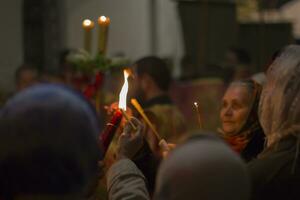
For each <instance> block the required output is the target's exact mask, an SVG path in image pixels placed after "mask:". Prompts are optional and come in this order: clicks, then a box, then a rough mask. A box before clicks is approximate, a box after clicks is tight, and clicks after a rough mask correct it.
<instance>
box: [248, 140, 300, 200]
mask: <svg viewBox="0 0 300 200" xmlns="http://www.w3.org/2000/svg"><path fill="white" fill-rule="evenodd" d="M297 141H298V142H300V140H299V139H298V140H297V138H296V137H294V136H289V137H287V138H285V139H283V140H282V141H280V142H279V144H278V145H277V146H276V147H275V148H273V149H270V150H268V151H266V152H265V153H264V154H263V156H262V158H259V159H256V160H254V161H252V162H250V163H249V164H248V167H249V171H250V176H251V179H252V187H253V196H252V199H255V200H260V199H263V200H267V199H271V200H276V199H284V200H287V199H290V200H294V199H300V162H299V161H300V159H299V155H298V153H297V148H299V145H297ZM298 150H299V149H298Z"/></svg>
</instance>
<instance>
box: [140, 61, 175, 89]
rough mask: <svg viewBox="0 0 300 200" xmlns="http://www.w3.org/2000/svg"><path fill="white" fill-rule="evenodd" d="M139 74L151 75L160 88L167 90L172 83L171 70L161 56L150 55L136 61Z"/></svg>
mask: <svg viewBox="0 0 300 200" xmlns="http://www.w3.org/2000/svg"><path fill="white" fill-rule="evenodd" d="M135 65H136V72H137V74H138V76H142V75H144V74H147V75H149V76H150V77H151V78H152V79H153V80H154V82H155V83H156V84H157V86H158V88H159V89H161V90H163V91H167V90H168V89H169V86H170V83H171V72H170V70H169V69H168V66H167V64H166V63H165V62H164V61H163V60H162V59H160V58H158V57H154V56H149V57H144V58H142V59H140V60H138V61H137V62H136V63H135Z"/></svg>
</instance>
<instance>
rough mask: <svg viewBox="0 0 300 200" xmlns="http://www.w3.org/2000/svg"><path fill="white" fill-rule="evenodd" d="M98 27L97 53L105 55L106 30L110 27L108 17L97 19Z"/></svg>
mask: <svg viewBox="0 0 300 200" xmlns="http://www.w3.org/2000/svg"><path fill="white" fill-rule="evenodd" d="M98 25H99V35H98V37H99V38H98V53H100V54H102V55H105V53H106V46H107V39H108V29H109V25H110V19H109V17H105V16H101V17H99V18H98Z"/></svg>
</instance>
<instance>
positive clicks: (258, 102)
mask: <svg viewBox="0 0 300 200" xmlns="http://www.w3.org/2000/svg"><path fill="white" fill-rule="evenodd" d="M132 71H133V73H134V77H135V79H134V80H133V81H134V84H133V85H134V86H135V95H136V98H138V100H139V101H140V102H142V105H143V107H144V109H145V113H146V115H147V116H149V118H150V120H151V121H152V122H153V124H154V127H155V129H156V130H157V132H158V133H159V136H160V137H157V136H156V134H154V133H153V130H152V129H151V127H149V125H148V124H147V123H145V121H144V119H143V118H142V117H141V116H140V115H139V114H138V113H135V112H134V111H132V112H131V115H132V117H131V118H130V119H129V121H126V122H125V123H121V125H120V126H119V128H118V129H119V132H120V134H116V136H115V138H116V142H115V143H116V144H114V145H115V148H114V152H113V153H110V154H106V155H105V153H104V152H103V151H102V149H101V148H100V145H99V134H101V132H102V130H103V125H102V124H101V123H99V116H101V115H102V116H103V115H105V114H106V113H97V112H96V110H95V108H94V105H93V104H92V103H91V102H90V101H89V100H88V99H86V98H85V97H84V96H83V95H82V93H81V92H80V91H77V90H75V89H73V88H71V87H69V86H68V84H57V83H56V84H53V83H47V81H40V80H39V78H38V76H39V73H38V71H37V70H36V69H35V68H32V67H29V66H22V67H21V68H20V69H18V71H17V73H16V84H17V89H18V92H17V93H16V94H15V95H14V96H12V97H11V98H10V99H9V100H8V101H7V102H6V104H5V105H4V106H3V107H2V108H1V110H0V141H1V145H0V200H54V199H55V200H60V199H61V200H67V199H72V200H75V199H76V200H77V199H78V200H79V199H98V200H100V199H110V200H120V199H138V200H147V199H155V200H177V199H178V200H185V199H201V200H235V199H236V200H266V199H291V200H294V199H298V198H299V197H300V190H299V189H298V188H299V184H300V160H299V156H300V155H299V150H300V149H299V148H300V136H299V135H300V124H298V123H300V106H299V105H300V104H299V99H300V79H299V77H300V46H297V45H289V46H286V47H285V48H283V49H282V50H281V51H280V52H277V53H276V56H275V57H274V58H273V59H272V62H271V63H270V65H269V67H268V70H267V71H266V73H265V81H264V84H263V85H262V84H259V83H257V82H256V81H255V80H252V79H246V80H235V81H233V82H231V83H230V84H229V85H228V88H227V90H226V91H225V94H224V96H223V99H222V102H221V103H220V104H221V109H220V121H221V128H219V129H218V130H212V131H211V132H209V131H200V130H199V131H194V132H193V133H189V132H188V131H187V127H186V125H185V121H184V117H183V116H182V115H181V113H180V111H179V110H178V108H177V107H176V106H175V104H174V103H173V102H172V100H171V98H170V97H169V96H168V89H169V86H170V83H171V76H170V71H169V69H168V67H167V65H166V63H165V62H164V61H163V60H162V59H160V58H158V57H153V56H150V57H145V58H142V59H140V60H138V61H136V62H135V63H134V64H133V65H132ZM69 72H70V68H68V74H69V75H70V73H69ZM70 76H72V75H70ZM63 77H64V76H63V75H62V76H61V80H63ZM68 77H69V76H68ZM71 79H72V77H71V78H70V79H68V80H71ZM60 82H63V81H60ZM67 82H68V81H67ZM199 92H200V91H199ZM101 111H102V112H103V110H101ZM162 141H164V142H162ZM108 156H110V157H111V158H109V159H110V160H112V162H109V163H108V162H105V159H107V157H108ZM103 179H105V180H106V186H105V187H104V188H105V191H106V195H104V194H103V196H101V195H100V196H99V195H96V190H97V188H98V186H99V184H100V182H101V180H103Z"/></svg>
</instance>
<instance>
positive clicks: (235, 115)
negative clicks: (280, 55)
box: [220, 80, 257, 135]
mask: <svg viewBox="0 0 300 200" xmlns="http://www.w3.org/2000/svg"><path fill="white" fill-rule="evenodd" d="M255 86H256V84H255V83H254V81H252V80H244V81H235V82H233V83H231V84H230V85H229V87H228V89H227V90H226V92H225V94H224V96H223V100H222V106H221V111H220V119H221V123H222V130H223V132H224V133H225V134H228V135H235V134H237V133H238V132H239V131H240V130H241V128H242V127H243V125H244V124H245V123H246V121H247V120H248V116H249V113H250V111H251V109H252V107H253V103H254V100H255V89H256V87H255ZM256 113H257V111H256Z"/></svg>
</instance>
